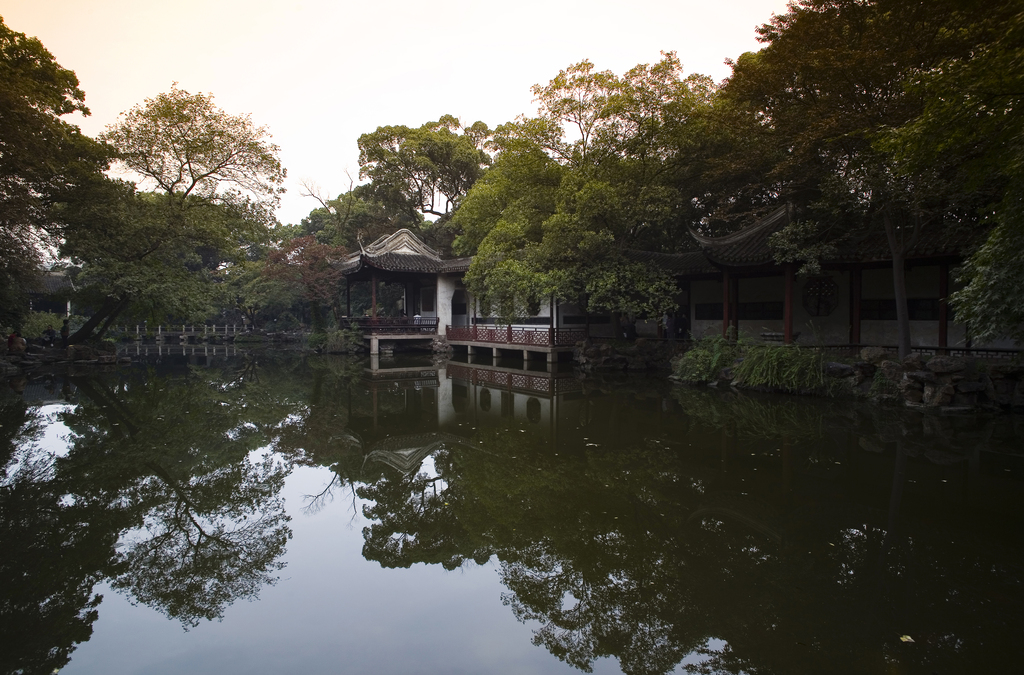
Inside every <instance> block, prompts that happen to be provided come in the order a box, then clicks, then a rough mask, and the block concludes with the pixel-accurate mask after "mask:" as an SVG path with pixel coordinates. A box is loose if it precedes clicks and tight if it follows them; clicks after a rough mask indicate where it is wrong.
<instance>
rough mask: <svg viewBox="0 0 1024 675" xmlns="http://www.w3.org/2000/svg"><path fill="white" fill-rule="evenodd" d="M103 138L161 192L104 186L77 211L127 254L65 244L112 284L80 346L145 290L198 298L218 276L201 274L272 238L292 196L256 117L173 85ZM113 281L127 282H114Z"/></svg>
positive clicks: (82, 242)
mask: <svg viewBox="0 0 1024 675" xmlns="http://www.w3.org/2000/svg"><path fill="white" fill-rule="evenodd" d="M101 139H102V140H104V141H106V142H107V143H109V144H110V145H111V146H113V147H114V149H115V150H116V151H117V161H118V163H119V164H121V165H122V166H123V167H125V168H127V169H128V170H130V171H132V172H134V173H135V174H137V175H138V176H139V180H140V183H141V184H143V185H146V184H150V185H153V186H155V188H156V191H155V192H153V193H149V196H146V195H141V196H139V195H135V194H130V193H129V192H130V191H128V190H126V188H124V187H116V188H111V187H110V186H100V187H99V188H98V192H97V194H95V195H93V196H92V199H91V201H93V202H95V205H94V206H91V207H90V205H89V204H88V203H80V204H79V205H77V206H78V210H79V211H81V212H83V213H80V214H79V216H78V217H79V219H80V220H82V221H83V222H84V223H85V224H86V225H88V226H90V227H92V228H97V227H103V228H106V230H107V231H108V236H112V237H115V238H116V239H117V240H119V241H121V242H123V243H124V245H125V246H126V248H125V249H120V248H115V247H109V246H108V247H107V249H106V251H103V252H100V251H97V250H96V247H97V246H100V247H102V246H103V243H102V242H99V243H97V242H95V241H90V240H89V238H88V237H79V238H77V239H76V241H73V242H70V241H69V242H67V243H66V245H65V250H64V252H65V254H66V255H69V256H74V257H76V258H77V259H79V260H81V261H83V262H84V263H85V264H86V268H87V271H89V267H90V266H92V267H93V268H95V269H94V270H92V271H91V272H90V273H91V274H92V275H93V277H94V278H96V279H102V280H103V281H104V283H105V284H108V285H111V290H110V292H109V293H106V294H105V297H104V299H103V301H102V303H101V304H100V309H99V310H98V311H97V312H96V313H95V314H94V315H93V317H92V318H91V319H90V321H89V322H87V323H86V324H85V325H84V326H83V327H82V328H81V329H80V330H79V331H77V332H76V333H75V334H74V335H72V336H71V339H70V341H71V342H72V343H75V342H81V341H82V340H85V339H86V338H88V337H90V336H92V335H93V333H94V332H95V331H96V330H97V329H99V330H102V326H105V325H109V324H110V322H111V321H113V320H114V319H115V318H116V317H117V316H118V315H119V314H120V313H121V312H123V311H124V310H125V309H126V308H127V307H128V306H129V305H130V304H131V303H132V302H134V301H136V300H137V299H138V298H139V297H140V294H142V293H148V294H149V295H150V297H151V298H154V297H161V298H166V299H170V298H175V297H181V298H195V297H196V295H195V293H193V292H188V291H189V290H190V289H191V290H192V291H194V290H195V289H196V288H197V286H196V284H197V283H199V282H200V281H202V280H203V279H204V278H206V277H208V276H209V275H202V274H200V275H195V274H194V273H195V272H196V271H198V269H206V270H212V269H213V268H215V267H216V266H217V265H218V264H219V263H220V262H222V261H224V260H226V259H230V258H231V257H234V256H239V255H241V254H243V253H244V250H243V249H244V247H246V246H249V245H251V244H252V243H253V242H258V241H260V240H262V239H265V238H266V236H267V232H268V226H269V225H270V224H271V223H273V222H274V221H273V209H274V207H275V206H276V205H277V203H278V200H279V198H280V195H281V193H282V192H283V188H282V187H281V183H282V182H283V181H284V177H285V170H284V169H283V168H282V167H281V163H280V161H279V160H278V157H277V154H278V147H277V146H276V145H274V144H272V143H271V142H270V136H269V133H268V131H267V129H266V128H265V127H255V126H253V124H252V122H251V120H250V119H249V116H248V115H230V114H228V113H226V112H224V111H223V110H221V109H219V108H217V107H216V106H214V104H213V97H212V96H210V95H207V94H190V93H188V92H186V91H184V90H181V89H178V88H177V87H176V86H175V87H172V88H171V91H170V92H168V93H165V94H160V95H158V96H157V97H155V98H153V99H147V100H146V102H145V104H144V105H141V106H135V107H134V108H132V109H131V110H130V111H128V112H127V113H123V114H122V116H121V118H120V119H119V121H118V122H117V123H116V124H113V125H111V126H109V127H108V128H107V130H106V132H104V133H103V134H102V135H101ZM71 212H72V213H74V210H72V211H71ZM101 224H102V225H101ZM140 228H142V229H144V235H143V233H141V232H138V231H137V230H139V229H140ZM154 261H159V264H155V263H154ZM112 279H121V280H123V283H119V284H111V282H112ZM180 284H185V287H184V288H180ZM203 302H205V300H203ZM197 307H198V305H197V304H196V303H191V304H190V305H189V306H187V307H184V308H177V310H176V311H177V312H182V311H183V310H188V311H187V314H188V315H192V316H194V315H195V313H196V311H197ZM180 315H181V314H180V313H179V316H180Z"/></svg>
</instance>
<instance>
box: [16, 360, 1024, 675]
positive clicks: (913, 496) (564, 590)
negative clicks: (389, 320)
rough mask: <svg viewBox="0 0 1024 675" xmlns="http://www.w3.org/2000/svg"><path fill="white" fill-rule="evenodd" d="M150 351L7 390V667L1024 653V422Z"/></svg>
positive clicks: (941, 668) (716, 662)
mask: <svg viewBox="0 0 1024 675" xmlns="http://www.w3.org/2000/svg"><path fill="white" fill-rule="evenodd" d="M158 357H159V358H160V362H159V363H155V362H153V363H150V364H149V365H148V366H142V365H138V366H133V367H132V368H129V369H119V370H110V371H107V372H94V371H81V372H75V373H72V374H70V375H68V376H66V377H65V376H62V375H57V376H54V377H52V378H50V379H47V378H45V377H44V378H38V379H37V380H36V381H33V382H28V383H25V382H22V383H20V384H19V385H18V386H16V387H14V389H18V392H17V393H15V392H14V391H13V390H12V391H11V393H9V394H7V395H5V396H4V397H3V398H0V422H2V427H0V430H2V435H0V442H2V444H3V445H2V447H3V448H4V450H3V452H4V455H5V473H4V475H3V479H2V488H0V519H2V528H3V529H2V530H0V541H3V543H4V550H5V556H4V562H3V563H2V564H0V575H2V576H3V577H4V578H3V579H0V587H2V588H4V589H6V590H4V591H3V594H4V596H5V598H4V602H3V603H2V604H0V608H2V613H0V622H2V623H0V627H2V628H3V634H4V635H5V636H11V637H12V638H13V639H7V638H6V637H5V640H4V642H5V646H4V647H2V648H0V666H2V667H3V669H4V670H3V671H2V672H19V669H21V671H22V672H52V671H53V669H54V668H62V672H67V673H176V672H182V671H184V670H186V669H187V670H189V671H194V672H201V673H203V672H210V673H214V672H216V673H233V672H250V673H251V672H268V673H271V672H273V673H286V672H311V671H327V672H339V671H340V672H353V673H361V672H366V673H370V672H372V673H382V672H383V673H390V672H394V673H398V672H402V673H408V672H451V673H461V672H465V673H479V672H494V673H570V672H575V671H579V670H584V671H585V670H587V669H592V670H593V672H598V673H618V672H628V673H667V672H685V671H686V670H687V668H690V669H691V670H694V671H695V672H696V670H697V669H702V670H703V672H741V671H743V672H749V673H761V672H763V673H775V672H779V673H794V672H806V673H811V672H826V671H827V672H850V673H860V672H907V673H911V672H964V671H966V670H986V669H987V670H988V671H993V672H995V671H999V670H1002V669H1005V668H1007V667H1009V664H1011V663H1015V660H1014V659H1015V656H1016V653H1017V648H1016V639H1017V638H1016V635H1018V634H1019V632H1020V630H1021V628H1024V625H1022V624H1024V618H1022V617H1021V616H1020V614H1019V612H1017V611H1016V607H1019V603H1020V602H1021V600H1022V599H1024V598H1022V589H1021V580H1022V562H1024V553H1022V547H1021V543H1020V542H1021V541H1022V538H1021V536H1020V535H1021V519H1020V517H1019V516H1018V515H1017V513H1018V511H1019V509H1018V508H1017V506H1018V504H1019V502H1020V498H1021V496H1022V494H1021V492H1022V490H1021V480H1022V478H1024V450H1022V448H1024V443H1022V442H1021V439H1022V433H1021V431H1022V420H1021V419H1020V418H1019V417H1013V416H1003V417H939V416H931V415H922V414H911V413H908V412H906V411H903V410H899V409H887V408H878V407H870V406H860V405H856V404H851V403H849V402H834V401H823V400H813V399H800V398H777V397H769V396H757V395H741V394H736V393H731V392H716V391H710V390H706V389H689V388H678V387H671V386H669V385H668V383H666V382H665V381H664V380H658V379H648V378H641V377H625V376H615V377H597V378H588V379H583V378H580V377H577V376H576V375H575V374H574V373H573V372H572V370H571V369H567V368H565V367H564V366H560V367H556V368H555V369H554V370H550V369H548V368H547V366H546V365H545V364H530V368H529V370H524V368H523V364H522V362H518V363H516V362H514V361H513V362H507V361H498V362H494V361H492V360H491V359H487V360H485V361H484V362H481V363H467V362H447V363H445V362H432V361H431V360H430V359H428V358H422V359H408V358H407V359H397V360H395V359H392V360H382V361H374V362H370V361H369V360H349V359H344V358H339V357H319V356H314V357H299V356H294V357H289V356H287V355H282V354H263V355H260V356H258V357H254V356H251V355H250V356H245V355H242V356H234V357H230V358H225V357H224V356H220V357H217V356H210V355H194V354H193V355H188V354H182V355H177V356H171V357H168V356H166V355H158ZM98 596H102V601H99V600H98V599H97V598H98ZM906 638H909V640H912V642H911V641H909V640H907V639H906ZM76 644H77V648H76V647H75V645H76ZM69 659H70V662H69V663H68V664H67V665H64V664H65V662H68V660H69Z"/></svg>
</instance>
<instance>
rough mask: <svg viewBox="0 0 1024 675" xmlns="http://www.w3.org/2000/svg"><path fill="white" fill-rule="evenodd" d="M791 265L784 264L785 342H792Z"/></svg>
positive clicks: (792, 283)
mask: <svg viewBox="0 0 1024 675" xmlns="http://www.w3.org/2000/svg"><path fill="white" fill-rule="evenodd" d="M794 286H795V282H794V279H793V266H792V265H786V298H785V300H784V301H783V308H782V341H783V342H784V343H785V344H787V345H788V344H792V343H793V287H794Z"/></svg>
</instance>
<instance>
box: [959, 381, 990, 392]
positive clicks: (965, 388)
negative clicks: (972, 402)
mask: <svg viewBox="0 0 1024 675" xmlns="http://www.w3.org/2000/svg"><path fill="white" fill-rule="evenodd" d="M985 389H986V386H985V383H984V382H969V381H967V380H961V381H960V382H957V384H956V390H957V391H958V392H960V393H961V394H971V393H977V392H979V391H985Z"/></svg>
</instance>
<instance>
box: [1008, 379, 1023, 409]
mask: <svg viewBox="0 0 1024 675" xmlns="http://www.w3.org/2000/svg"><path fill="white" fill-rule="evenodd" d="M1010 405H1011V406H1013V407H1014V408H1024V380H1019V381H1018V382H1017V386H1016V387H1014V390H1013V399H1012V400H1011V401H1010Z"/></svg>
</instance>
